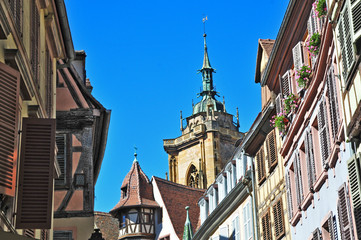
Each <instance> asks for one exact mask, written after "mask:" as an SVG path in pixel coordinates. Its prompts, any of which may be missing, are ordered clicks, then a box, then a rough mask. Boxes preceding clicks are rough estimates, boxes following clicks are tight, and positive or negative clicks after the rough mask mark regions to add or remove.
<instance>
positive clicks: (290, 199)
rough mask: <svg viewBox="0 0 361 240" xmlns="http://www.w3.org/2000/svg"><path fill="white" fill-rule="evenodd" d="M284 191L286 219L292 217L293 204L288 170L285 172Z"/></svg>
mask: <svg viewBox="0 0 361 240" xmlns="http://www.w3.org/2000/svg"><path fill="white" fill-rule="evenodd" d="M286 193H287V210H288V220H291V219H292V217H293V206H292V192H291V180H290V174H289V172H288V171H287V172H286Z"/></svg>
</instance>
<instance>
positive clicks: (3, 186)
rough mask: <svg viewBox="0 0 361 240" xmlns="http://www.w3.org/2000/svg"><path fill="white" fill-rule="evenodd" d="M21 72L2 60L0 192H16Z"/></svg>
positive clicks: (0, 76) (0, 65)
mask: <svg viewBox="0 0 361 240" xmlns="http://www.w3.org/2000/svg"><path fill="white" fill-rule="evenodd" d="M19 79H20V73H19V72H17V71H16V70H14V69H12V68H11V67H9V66H7V65H6V64H3V63H1V62H0V112H1V114H0V169H1V171H0V193H2V194H6V195H9V196H14V194H15V180H16V173H15V171H16V168H15V162H16V159H17V136H18V133H17V127H18V114H17V108H18V101H19V97H18V96H19V86H20V85H19V82H20V81H19Z"/></svg>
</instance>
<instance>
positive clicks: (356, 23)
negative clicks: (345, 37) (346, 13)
mask: <svg viewBox="0 0 361 240" xmlns="http://www.w3.org/2000/svg"><path fill="white" fill-rule="evenodd" d="M350 4H351V19H352V21H351V24H352V35H353V37H352V40H353V43H354V44H355V43H356V41H357V40H358V39H359V38H360V37H361V1H358V0H351V2H350Z"/></svg>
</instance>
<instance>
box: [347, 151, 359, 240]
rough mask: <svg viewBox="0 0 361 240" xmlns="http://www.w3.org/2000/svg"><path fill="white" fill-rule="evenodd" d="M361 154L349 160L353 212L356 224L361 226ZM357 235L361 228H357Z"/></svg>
mask: <svg viewBox="0 0 361 240" xmlns="http://www.w3.org/2000/svg"><path fill="white" fill-rule="evenodd" d="M360 158H361V157H360V156H358V157H356V155H353V157H352V158H351V159H350V160H348V161H347V168H348V176H349V181H350V190H351V197H352V203H353V212H354V217H355V221H356V226H361V179H360V176H361V175H360ZM357 235H358V236H361V228H360V227H359V228H358V229H357Z"/></svg>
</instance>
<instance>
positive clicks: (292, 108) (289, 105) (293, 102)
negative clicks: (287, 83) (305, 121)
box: [283, 93, 299, 115]
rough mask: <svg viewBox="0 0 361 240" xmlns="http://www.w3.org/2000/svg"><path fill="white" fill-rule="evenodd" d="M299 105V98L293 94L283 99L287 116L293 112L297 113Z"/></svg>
mask: <svg viewBox="0 0 361 240" xmlns="http://www.w3.org/2000/svg"><path fill="white" fill-rule="evenodd" d="M298 104H299V98H298V97H296V95H294V94H293V93H291V94H290V95H288V96H286V98H285V99H283V109H284V112H285V114H286V115H288V114H290V113H291V112H293V113H295V112H296V111H297V108H298Z"/></svg>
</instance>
